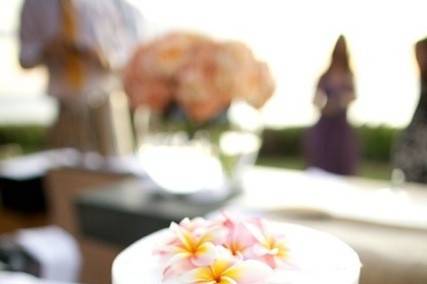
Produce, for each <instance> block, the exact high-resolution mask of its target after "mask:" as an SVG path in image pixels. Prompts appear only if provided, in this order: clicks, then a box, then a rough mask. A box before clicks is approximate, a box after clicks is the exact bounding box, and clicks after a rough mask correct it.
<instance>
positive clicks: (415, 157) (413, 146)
mask: <svg viewBox="0 0 427 284" xmlns="http://www.w3.org/2000/svg"><path fill="white" fill-rule="evenodd" d="M415 56H416V59H417V63H418V67H419V70H420V82H421V86H420V90H421V95H420V98H419V101H418V105H417V107H416V109H415V113H414V116H413V117H412V120H411V122H410V123H409V126H408V127H407V128H406V129H405V130H404V131H403V133H402V135H401V136H400V137H399V139H398V141H397V143H396V146H395V153H394V157H393V158H394V161H393V166H394V168H395V169H399V170H401V171H402V172H403V174H404V177H405V179H406V180H407V181H411V182H420V183H427V38H425V39H423V40H420V41H419V42H417V44H416V45H415Z"/></svg>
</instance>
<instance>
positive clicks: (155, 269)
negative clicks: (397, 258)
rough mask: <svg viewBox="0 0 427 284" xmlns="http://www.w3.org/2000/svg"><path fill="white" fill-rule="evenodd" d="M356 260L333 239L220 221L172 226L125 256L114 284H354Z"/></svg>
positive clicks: (248, 221)
mask: <svg viewBox="0 0 427 284" xmlns="http://www.w3.org/2000/svg"><path fill="white" fill-rule="evenodd" d="M360 268H361V264H360V260H359V257H358V255H357V254H356V253H355V252H354V250H353V249H351V248H350V247H349V246H348V245H347V244H345V243H344V242H342V241H340V240H339V239H337V238H336V237H334V236H331V235H329V234H326V233H323V232H319V231H316V230H313V229H310V228H306V227H302V226H299V225H294V224H287V223H275V222H270V221H265V220H262V219H259V218H245V219H242V218H236V217H230V216H227V215H224V216H223V217H222V218H218V220H214V221H211V220H209V221H208V220H204V219H202V218H197V219H193V220H189V219H185V220H183V221H182V222H181V223H179V224H176V223H172V224H171V226H170V228H169V229H164V230H161V231H159V232H156V233H154V234H151V235H149V236H147V237H145V238H143V239H141V240H139V241H138V242H136V243H135V244H133V245H131V246H130V247H129V248H127V249H126V250H124V251H123V252H122V253H121V254H120V255H119V256H118V257H117V258H116V259H115V261H114V264H113V270H112V274H113V275H112V276H113V284H141V283H147V284H163V283H168V284H200V283H202V284H207V283H209V284H214V283H218V284H231V283H235V284H312V283H328V284H356V283H358V281H359V274H360Z"/></svg>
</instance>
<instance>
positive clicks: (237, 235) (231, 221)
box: [217, 212, 257, 259]
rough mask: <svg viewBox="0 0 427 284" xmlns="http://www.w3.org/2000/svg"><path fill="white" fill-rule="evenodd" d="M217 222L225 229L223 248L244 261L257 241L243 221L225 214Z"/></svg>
mask: <svg viewBox="0 0 427 284" xmlns="http://www.w3.org/2000/svg"><path fill="white" fill-rule="evenodd" d="M217 222H220V223H221V225H222V226H223V227H224V228H226V229H227V231H228V234H227V238H226V239H225V242H224V244H223V245H224V246H225V247H226V248H227V249H229V250H230V252H231V253H232V254H233V255H234V256H236V257H238V258H242V259H245V258H247V257H246V256H247V255H248V251H249V250H250V249H251V248H252V247H253V246H254V245H255V244H256V243H257V239H256V238H255V237H254V236H253V234H252V233H251V232H250V231H249V230H248V228H247V226H246V225H245V220H243V219H240V218H237V217H236V216H232V215H230V214H228V213H227V212H223V213H222V218H221V219H219V220H218V221H217Z"/></svg>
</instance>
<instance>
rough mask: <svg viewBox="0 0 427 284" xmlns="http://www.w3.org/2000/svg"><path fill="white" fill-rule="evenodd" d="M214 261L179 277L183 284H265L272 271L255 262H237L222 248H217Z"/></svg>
mask: <svg viewBox="0 0 427 284" xmlns="http://www.w3.org/2000/svg"><path fill="white" fill-rule="evenodd" d="M216 253H217V256H216V258H215V260H214V261H213V262H212V263H211V264H210V265H207V266H203V267H198V268H196V269H193V270H191V271H189V272H187V273H184V274H183V275H182V276H181V277H179V279H178V280H179V281H178V283H183V284H265V283H267V281H268V279H269V278H270V277H271V274H272V270H271V268H270V267H268V266H267V265H266V264H264V263H262V262H259V261H255V260H238V259H236V258H234V257H233V256H232V255H231V254H230V252H229V251H228V250H226V249H225V248H224V247H217V250H216Z"/></svg>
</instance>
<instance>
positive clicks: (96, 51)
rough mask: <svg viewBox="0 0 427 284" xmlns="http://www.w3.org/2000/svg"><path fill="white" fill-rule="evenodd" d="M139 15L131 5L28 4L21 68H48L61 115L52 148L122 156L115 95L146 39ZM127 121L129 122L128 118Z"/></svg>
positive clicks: (93, 1) (46, 0)
mask: <svg viewBox="0 0 427 284" xmlns="http://www.w3.org/2000/svg"><path fill="white" fill-rule="evenodd" d="M139 20H140V17H139V13H138V12H137V11H136V10H135V9H134V8H133V7H132V6H130V5H129V4H128V3H127V1H125V0H90V1H88V0H25V2H24V4H23V7H22V12H21V23H20V33H19V39H20V47H21V48H20V54H19V60H20V64H21V66H22V67H24V68H33V67H36V66H45V67H46V68H47V72H48V77H49V81H48V87H47V93H48V94H49V95H51V96H53V97H55V98H56V99H57V102H58V109H59V113H58V116H57V119H56V121H55V122H54V124H53V126H52V127H51V129H50V135H49V144H50V147H52V148H63V147H72V148H75V149H77V150H80V151H81V152H83V153H88V152H97V153H99V154H101V155H103V156H114V155H117V151H118V149H117V143H118V142H119V141H118V139H117V138H118V136H121V137H122V136H123V135H118V133H116V132H115V130H117V129H114V127H113V112H112V108H113V106H112V105H111V102H110V99H109V97H110V95H111V94H112V93H114V92H117V91H118V90H120V87H121V86H120V83H119V80H118V76H116V75H117V73H118V72H119V71H120V69H121V68H122V66H123V65H124V64H125V63H126V61H127V59H128V56H129V54H131V52H132V49H133V48H134V46H135V45H136V44H137V43H138V42H139V39H140V30H141V29H140V21H139ZM123 118H125V117H123Z"/></svg>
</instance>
